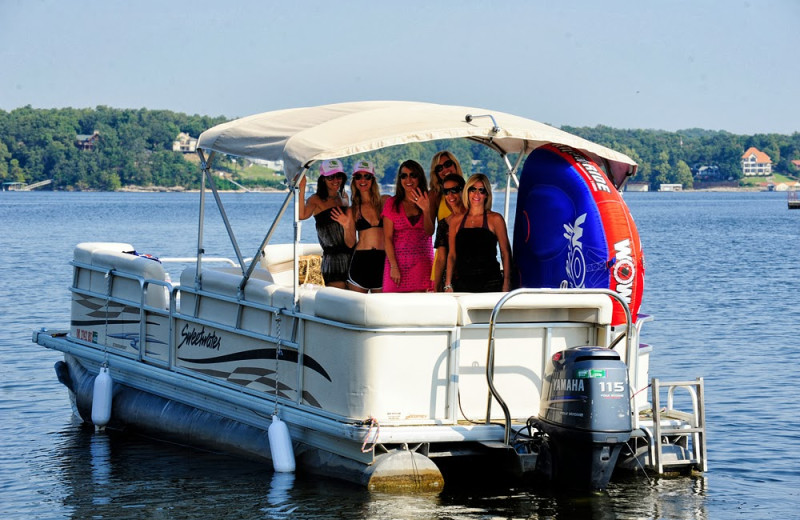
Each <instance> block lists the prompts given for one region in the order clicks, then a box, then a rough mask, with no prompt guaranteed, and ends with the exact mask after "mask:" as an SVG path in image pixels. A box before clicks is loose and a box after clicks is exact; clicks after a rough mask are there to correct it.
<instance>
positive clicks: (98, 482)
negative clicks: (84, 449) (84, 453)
mask: <svg viewBox="0 0 800 520" xmlns="http://www.w3.org/2000/svg"><path fill="white" fill-rule="evenodd" d="M89 453H90V456H91V460H92V465H91V467H92V485H93V486H94V487H95V489H96V490H97V491H98V493H97V494H95V495H94V498H93V500H92V501H93V502H94V503H95V504H108V503H110V502H111V499H110V498H109V497H108V496H107V494H106V492H107V490H108V486H109V484H110V483H111V440H110V439H109V438H108V435H106V432H105V431H98V432H96V433H95V434H94V435H92V440H91V442H90V444H89ZM103 491H106V492H103Z"/></svg>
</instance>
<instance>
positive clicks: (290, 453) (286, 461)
mask: <svg viewBox="0 0 800 520" xmlns="http://www.w3.org/2000/svg"><path fill="white" fill-rule="evenodd" d="M268 436H269V451H270V453H271V454H272V467H273V468H274V469H275V471H277V472H281V473H291V472H293V471H294V468H295V462H294V450H293V449H292V438H291V437H290V436H289V428H288V427H287V426H286V423H285V422H283V421H281V420H280V419H279V418H278V416H277V415H273V416H272V424H270V425H269V430H268Z"/></svg>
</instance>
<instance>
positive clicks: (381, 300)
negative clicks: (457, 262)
mask: <svg viewBox="0 0 800 520" xmlns="http://www.w3.org/2000/svg"><path fill="white" fill-rule="evenodd" d="M315 308H316V314H317V316H319V317H320V318H327V319H330V320H334V321H340V322H343V323H350V324H353V325H358V326H362V327H408V326H409V325H411V326H418V327H452V326H455V325H456V324H457V323H458V304H457V302H456V298H455V297H453V295H452V294H446V293H375V294H364V293H358V292H354V291H344V290H342V289H336V288H334V287H324V288H322V289H319V291H317V295H316V305H315Z"/></svg>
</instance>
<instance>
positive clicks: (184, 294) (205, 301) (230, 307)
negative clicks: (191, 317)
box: [181, 266, 279, 326]
mask: <svg viewBox="0 0 800 520" xmlns="http://www.w3.org/2000/svg"><path fill="white" fill-rule="evenodd" d="M257 271H261V272H262V273H263V270H257ZM196 272H197V270H196V268H195V267H194V266H192V267H188V268H186V269H184V270H183V272H182V273H181V288H193V287H194V286H195V273H196ZM237 273H238V274H235V273H232V272H227V270H220V269H203V271H202V277H201V289H202V290H204V291H208V292H211V293H214V294H218V295H220V296H225V297H228V298H232V299H235V300H238V299H239V297H240V294H239V284H240V283H241V281H242V275H241V271H237ZM254 273H255V272H254ZM265 274H266V275H267V276H268V275H269V273H265ZM260 276H262V275H261V274H260V273H259V276H252V277H251V278H250V279H249V280H248V281H247V285H246V286H245V290H244V299H245V300H247V301H251V302H254V303H260V304H263V305H272V295H273V293H274V292H275V291H276V290H278V289H279V286H278V285H276V284H275V283H274V282H272V281H270V280H264V279H263V278H261V277H260ZM195 301H196V300H195V295H194V294H193V293H191V292H188V291H185V290H182V291H181V312H182V313H183V314H194V307H195ZM237 313H238V310H237V305H236V303H232V302H226V301H223V300H221V299H219V298H214V297H213V296H211V297H207V296H201V298H200V307H199V311H198V315H197V317H198V318H204V319H208V320H211V321H217V322H220V323H224V324H226V325H230V326H235V325H236V318H237Z"/></svg>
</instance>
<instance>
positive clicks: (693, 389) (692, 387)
mask: <svg viewBox="0 0 800 520" xmlns="http://www.w3.org/2000/svg"><path fill="white" fill-rule="evenodd" d="M704 387H705V384H704V380H703V378H702V377H698V378H697V379H695V380H694V381H675V382H662V381H659V380H658V379H657V378H653V380H652V383H651V387H650V390H651V392H652V399H651V401H652V410H653V440H654V441H655V442H654V446H653V447H654V449H653V450H652V452H653V455H654V457H653V460H652V462H653V465H654V466H655V468H656V471H658V473H659V474H660V473H663V472H664V466H665V465H666V464H667V463H665V462H664V460H663V456H662V452H661V449H662V444H663V443H662V435H671V434H676V432H673V430H672V429H669V428H667V429H666V430H665V429H664V428H662V427H661V414H662V412H661V408H660V407H661V395H660V394H661V389H662V388H666V389H667V407H666V410H665V411H666V412H670V411H673V410H674V409H673V395H674V393H675V389H676V388H685V389H686V390H687V392H688V393H689V396H690V398H691V403H692V413H691V414H687V415H690V416H691V417H689V420H687V421H686V422H687V423H689V424H690V427H689V428H685V429H683V430H685V435H691V437H692V458H691V462H692V463H694V464H696V465H699V466H700V471H703V472H705V471H708V460H707V450H706V414H705V395H704ZM683 433H684V432H683V431H681V432H678V433H677V434H679V435H680V434H683ZM673 464H674V463H673Z"/></svg>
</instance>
